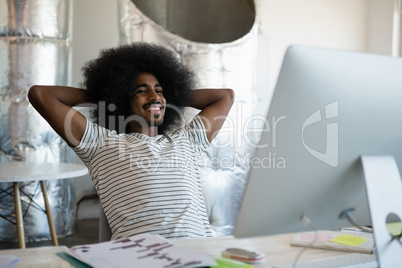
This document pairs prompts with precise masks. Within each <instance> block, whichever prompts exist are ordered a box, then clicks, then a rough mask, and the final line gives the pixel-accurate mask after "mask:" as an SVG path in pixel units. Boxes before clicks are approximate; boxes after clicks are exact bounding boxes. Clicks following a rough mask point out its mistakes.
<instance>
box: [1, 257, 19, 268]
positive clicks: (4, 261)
mask: <svg viewBox="0 0 402 268" xmlns="http://www.w3.org/2000/svg"><path fill="white" fill-rule="evenodd" d="M19 261H20V260H19V259H18V258H17V257H16V256H13V255H0V268H8V267H11V266H13V265H14V264H16V263H18V262H19Z"/></svg>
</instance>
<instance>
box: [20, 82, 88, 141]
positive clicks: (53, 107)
mask: <svg viewBox="0 0 402 268" xmlns="http://www.w3.org/2000/svg"><path fill="white" fill-rule="evenodd" d="M28 99H29V101H30V102H31V104H32V106H33V107H34V108H35V109H36V110H37V111H38V112H39V114H40V115H41V116H42V117H43V118H44V119H45V120H46V121H47V122H48V123H49V124H50V126H51V127H52V128H53V129H54V130H55V131H56V133H57V134H59V135H60V136H61V137H62V138H63V139H64V140H65V141H66V142H67V144H68V145H70V146H77V145H78V144H79V142H80V141H81V138H82V136H83V134H84V131H85V128H86V118H85V116H83V115H82V114H81V113H80V112H78V111H76V110H75V109H73V108H72V107H73V106H76V105H79V104H82V103H88V102H90V97H89V94H88V92H87V91H85V90H82V89H78V88H72V87H63V86H33V87H31V88H30V90H29V92H28Z"/></svg>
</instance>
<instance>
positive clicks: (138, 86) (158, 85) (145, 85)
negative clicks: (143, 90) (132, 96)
mask: <svg viewBox="0 0 402 268" xmlns="http://www.w3.org/2000/svg"><path fill="white" fill-rule="evenodd" d="M147 86H148V84H139V85H136V86H135V89H137V88H140V87H147ZM155 87H162V86H161V84H159V83H156V84H155Z"/></svg>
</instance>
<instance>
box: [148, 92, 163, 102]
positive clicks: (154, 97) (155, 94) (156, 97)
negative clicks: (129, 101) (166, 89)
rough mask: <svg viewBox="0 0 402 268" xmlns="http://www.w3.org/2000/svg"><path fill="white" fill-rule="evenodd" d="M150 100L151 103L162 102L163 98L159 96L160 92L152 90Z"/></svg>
mask: <svg viewBox="0 0 402 268" xmlns="http://www.w3.org/2000/svg"><path fill="white" fill-rule="evenodd" d="M149 99H150V100H151V101H160V100H161V97H160V96H159V94H158V92H156V91H155V90H150V96H149Z"/></svg>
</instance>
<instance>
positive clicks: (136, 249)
mask: <svg viewBox="0 0 402 268" xmlns="http://www.w3.org/2000/svg"><path fill="white" fill-rule="evenodd" d="M70 254H71V255H72V256H73V257H74V258H77V259H78V260H80V261H82V262H84V263H86V264H88V265H90V266H92V267H108V268H112V267H113V268H120V267H149V268H152V267H166V268H178V267H200V266H212V265H215V264H216V263H215V261H214V258H213V257H212V256H209V255H207V254H205V253H202V252H198V251H195V250H192V249H189V248H184V247H181V246H178V245H175V244H174V243H173V242H172V240H167V239H165V238H163V237H162V236H159V235H151V234H139V235H135V236H132V237H130V238H125V239H120V240H115V241H108V242H103V243H98V244H88V245H80V246H74V247H72V248H71V249H70Z"/></svg>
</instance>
